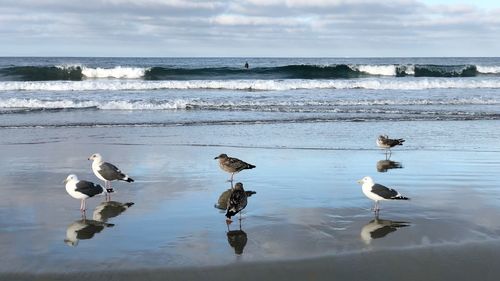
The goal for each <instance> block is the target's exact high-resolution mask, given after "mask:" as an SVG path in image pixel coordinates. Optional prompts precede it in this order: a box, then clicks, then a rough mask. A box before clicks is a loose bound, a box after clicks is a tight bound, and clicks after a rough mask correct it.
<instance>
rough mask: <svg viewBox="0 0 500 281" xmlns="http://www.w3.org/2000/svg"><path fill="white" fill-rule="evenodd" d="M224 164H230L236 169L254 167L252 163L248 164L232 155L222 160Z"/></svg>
mask: <svg viewBox="0 0 500 281" xmlns="http://www.w3.org/2000/svg"><path fill="white" fill-rule="evenodd" d="M224 164H225V165H227V166H230V167H231V168H233V169H234V170H236V171H241V170H244V169H252V168H254V167H255V166H254V165H251V164H248V163H247V162H245V161H242V160H240V159H238V158H232V157H228V158H227V159H226V160H225V161H224Z"/></svg>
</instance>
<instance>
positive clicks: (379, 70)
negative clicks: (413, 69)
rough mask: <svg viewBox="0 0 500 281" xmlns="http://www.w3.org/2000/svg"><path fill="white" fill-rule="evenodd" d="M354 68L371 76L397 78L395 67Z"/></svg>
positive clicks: (366, 66) (362, 66)
mask: <svg viewBox="0 0 500 281" xmlns="http://www.w3.org/2000/svg"><path fill="white" fill-rule="evenodd" d="M352 68H353V69H357V70H359V71H361V72H365V73H368V74H371V75H384V76H396V66H395V65H357V66H352Z"/></svg>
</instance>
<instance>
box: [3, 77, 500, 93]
mask: <svg viewBox="0 0 500 281" xmlns="http://www.w3.org/2000/svg"><path fill="white" fill-rule="evenodd" d="M479 88H494V89H498V88H500V80H499V79H488V78H484V79H477V78H476V79H445V78H423V79H390V78H368V79H355V80H353V79H339V80H308V79H291V80H188V81H178V80H175V81H142V80H86V81H30V82H28V81H0V91H99V90H101V91H126V90H138V91H143V90H165V89H172V90H188V89H221V90H245V91H248V90H255V91H282V90H297V89H372V90H424V89H479Z"/></svg>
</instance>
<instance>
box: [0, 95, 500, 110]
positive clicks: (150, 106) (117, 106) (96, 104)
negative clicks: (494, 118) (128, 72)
mask: <svg viewBox="0 0 500 281" xmlns="http://www.w3.org/2000/svg"><path fill="white" fill-rule="evenodd" d="M0 104H1V107H0V109H15V110H19V109H100V110H176V109H183V110H184V109H185V110H258V111H291V112H296V111H308V110H313V111H314V110H317V111H321V112H324V111H334V112H338V111H339V110H342V109H340V108H337V107H356V106H383V105H391V106H411V105H497V104H500V100H498V99H491V98H484V99H483V98H460V99H458V98H454V99H396V100H392V99H356V100H341V99H339V100H329V101H314V100H313V101H303V100H300V101H273V100H269V101H256V100H238V101H214V100H202V99H195V98H192V99H173V100H159V101H142V100H138V101H134V100H132V101H130V100H114V101H92V100H42V99H33V98H26V99H20V98H10V99H4V100H0ZM359 110H360V109H359V108H357V109H356V111H359ZM370 110H380V109H370ZM384 110H385V109H384Z"/></svg>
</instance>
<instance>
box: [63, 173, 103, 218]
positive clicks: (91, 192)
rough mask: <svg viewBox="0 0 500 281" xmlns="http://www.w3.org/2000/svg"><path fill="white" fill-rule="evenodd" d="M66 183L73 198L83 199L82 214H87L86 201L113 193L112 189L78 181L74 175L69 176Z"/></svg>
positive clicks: (81, 204)
mask: <svg viewBox="0 0 500 281" xmlns="http://www.w3.org/2000/svg"><path fill="white" fill-rule="evenodd" d="M64 183H65V184H66V191H67V192H68V194H69V195H70V196H71V197H73V198H75V199H81V203H80V211H82V213H85V210H86V205H85V199H87V198H89V197H94V196H95V195H102V194H105V195H106V194H108V193H112V192H113V189H111V188H108V189H105V188H103V187H102V186H100V185H98V184H95V183H93V182H90V181H84V180H78V177H77V176H76V175H74V174H71V175H69V176H68V177H67V178H66V179H65V180H64Z"/></svg>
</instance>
